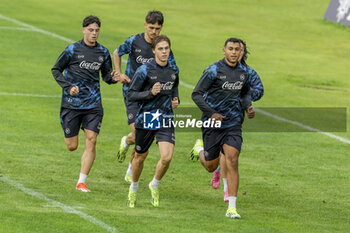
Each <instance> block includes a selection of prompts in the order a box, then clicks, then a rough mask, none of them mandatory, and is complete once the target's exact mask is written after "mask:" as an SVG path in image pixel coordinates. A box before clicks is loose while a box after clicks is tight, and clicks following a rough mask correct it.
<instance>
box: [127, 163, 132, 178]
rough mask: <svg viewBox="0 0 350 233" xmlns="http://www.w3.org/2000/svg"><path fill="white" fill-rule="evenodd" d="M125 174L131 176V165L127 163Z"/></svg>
mask: <svg viewBox="0 0 350 233" xmlns="http://www.w3.org/2000/svg"><path fill="white" fill-rule="evenodd" d="M126 174H127V175H132V165H131V163H130V162H129V167H128V170H127V171H126Z"/></svg>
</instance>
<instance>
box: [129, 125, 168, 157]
mask: <svg viewBox="0 0 350 233" xmlns="http://www.w3.org/2000/svg"><path fill="white" fill-rule="evenodd" d="M154 137H156V139H157V143H158V142H170V143H172V144H175V132H174V128H173V127H172V128H161V129H158V130H149V129H139V128H136V131H135V151H136V152H137V153H139V154H141V153H145V152H146V151H148V149H149V148H150V146H151V145H152V143H153V140H154Z"/></svg>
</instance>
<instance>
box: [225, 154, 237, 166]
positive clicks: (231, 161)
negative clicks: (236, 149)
mask: <svg viewBox="0 0 350 233" xmlns="http://www.w3.org/2000/svg"><path fill="white" fill-rule="evenodd" d="M226 164H228V165H230V166H237V165H238V156H227V159H226Z"/></svg>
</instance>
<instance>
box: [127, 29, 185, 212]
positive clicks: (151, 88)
mask: <svg viewBox="0 0 350 233" xmlns="http://www.w3.org/2000/svg"><path fill="white" fill-rule="evenodd" d="M152 50H153V53H154V55H155V60H152V61H150V62H147V63H146V64H144V65H142V66H141V67H140V68H139V69H138V70H137V71H136V73H135V76H134V80H133V81H132V84H131V86H130V88H129V91H128V94H127V100H128V101H133V102H134V101H137V102H138V103H139V105H140V108H139V111H138V113H137V116H136V120H135V128H136V131H135V150H136V153H135V157H134V159H133V161H132V182H131V185H130V189H129V194H128V206H129V207H131V208H134V207H135V203H136V194H137V190H138V186H139V178H140V175H141V172H142V169H143V163H144V160H145V159H146V157H147V155H148V149H149V147H150V146H151V145H152V142H153V140H154V138H155V137H156V139H157V144H158V147H159V152H160V160H159V162H158V164H157V167H156V172H155V176H154V177H153V180H152V181H151V182H150V183H149V185H148V187H149V189H150V191H151V196H152V201H151V203H152V205H153V206H155V207H157V206H159V188H158V185H159V182H160V180H161V179H162V177H163V176H164V174H165V173H166V171H167V170H168V168H169V165H170V161H171V159H172V156H173V152H174V144H175V135H174V127H172V126H171V127H165V126H164V125H163V120H162V119H165V120H168V119H170V120H171V118H172V115H173V108H176V107H177V106H178V104H179V98H178V84H179V77H178V69H177V67H175V66H174V64H170V63H169V61H168V58H169V55H170V40H169V38H168V37H166V36H164V35H162V36H157V37H155V38H154V39H153V41H152ZM167 122H168V121H167Z"/></svg>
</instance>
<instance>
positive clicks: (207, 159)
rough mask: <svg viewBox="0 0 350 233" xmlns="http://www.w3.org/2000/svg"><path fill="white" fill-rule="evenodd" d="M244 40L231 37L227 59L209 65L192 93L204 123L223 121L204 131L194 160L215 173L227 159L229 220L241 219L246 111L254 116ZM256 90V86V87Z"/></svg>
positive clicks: (227, 215) (226, 47)
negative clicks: (240, 170) (242, 59)
mask: <svg viewBox="0 0 350 233" xmlns="http://www.w3.org/2000/svg"><path fill="white" fill-rule="evenodd" d="M241 41H242V40H240V39H236V38H229V39H227V40H226V42H225V46H224V49H223V53H224V56H225V57H224V59H222V60H220V61H218V62H215V63H214V64H212V65H211V66H209V67H208V68H207V69H206V70H205V71H204V73H203V75H202V77H201V78H200V80H199V81H198V83H197V85H196V87H195V89H194V90H193V93H192V99H193V101H194V102H195V103H196V104H197V106H198V107H199V108H200V110H202V112H203V116H202V120H203V121H205V120H208V119H212V120H214V121H220V122H221V126H220V127H219V128H202V137H203V140H197V141H196V143H195V146H194V147H193V150H192V153H191V158H192V160H197V159H198V158H199V159H200V161H201V163H202V165H203V166H204V167H205V168H206V169H207V170H208V171H209V172H213V171H215V169H216V168H217V167H218V165H219V160H220V152H221V153H222V155H223V156H224V157H225V161H226V171H227V183H228V193H229V198H228V199H229V206H228V209H227V211H226V217H229V218H236V219H239V218H240V217H241V216H240V215H239V214H238V213H237V210H236V198H237V192H238V180H239V176H238V156H239V154H240V150H241V146H242V141H243V140H242V131H241V127H242V123H243V119H244V110H246V111H247V114H248V117H249V118H252V117H254V114H255V113H254V110H253V107H252V106H251V103H250V97H251V93H250V92H249V91H250V84H251V83H254V81H253V80H251V79H254V76H252V75H251V74H250V73H249V72H248V69H247V67H246V66H244V65H242V64H241V63H239V62H238V59H239V56H240V54H241V52H242V47H241ZM253 88H254V87H253Z"/></svg>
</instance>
